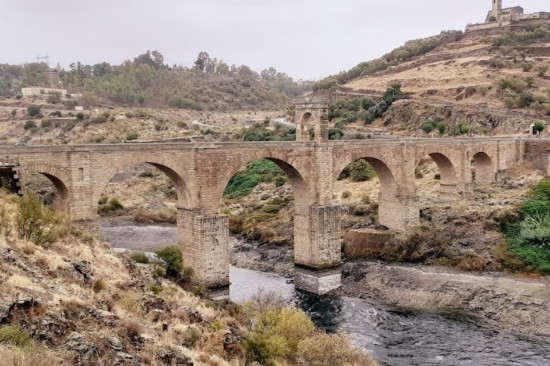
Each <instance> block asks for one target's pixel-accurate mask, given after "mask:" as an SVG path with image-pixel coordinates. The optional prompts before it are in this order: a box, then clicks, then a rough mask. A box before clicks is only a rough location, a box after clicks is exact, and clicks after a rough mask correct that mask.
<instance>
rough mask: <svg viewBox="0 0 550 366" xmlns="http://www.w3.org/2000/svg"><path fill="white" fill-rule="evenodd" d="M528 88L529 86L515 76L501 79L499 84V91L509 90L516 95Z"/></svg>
mask: <svg viewBox="0 0 550 366" xmlns="http://www.w3.org/2000/svg"><path fill="white" fill-rule="evenodd" d="M526 87H527V84H526V83H525V82H524V81H523V80H520V79H518V78H517V77H514V76H510V77H507V78H504V79H501V80H500V81H499V84H498V89H499V90H500V91H504V90H506V89H509V90H511V91H513V92H516V93H522V92H523V91H524V90H525V88H526Z"/></svg>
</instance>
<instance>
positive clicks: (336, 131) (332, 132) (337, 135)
mask: <svg viewBox="0 0 550 366" xmlns="http://www.w3.org/2000/svg"><path fill="white" fill-rule="evenodd" d="M342 137H344V131H342V130H341V129H340V128H331V129H329V130H328V139H329V140H341V139H342Z"/></svg>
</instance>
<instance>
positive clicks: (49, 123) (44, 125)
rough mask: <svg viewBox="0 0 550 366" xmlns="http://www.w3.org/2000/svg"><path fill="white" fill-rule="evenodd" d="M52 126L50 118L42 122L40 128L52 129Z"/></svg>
mask: <svg viewBox="0 0 550 366" xmlns="http://www.w3.org/2000/svg"><path fill="white" fill-rule="evenodd" d="M51 124H52V121H51V120H50V119H49V118H44V119H43V120H42V121H41V122H40V127H41V128H48V127H50V126H51Z"/></svg>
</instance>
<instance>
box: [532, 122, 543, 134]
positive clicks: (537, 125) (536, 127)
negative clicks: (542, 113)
mask: <svg viewBox="0 0 550 366" xmlns="http://www.w3.org/2000/svg"><path fill="white" fill-rule="evenodd" d="M533 131H535V132H536V133H537V134H538V135H540V133H541V132H542V131H544V123H543V122H542V121H536V122H535V124H534V126H533Z"/></svg>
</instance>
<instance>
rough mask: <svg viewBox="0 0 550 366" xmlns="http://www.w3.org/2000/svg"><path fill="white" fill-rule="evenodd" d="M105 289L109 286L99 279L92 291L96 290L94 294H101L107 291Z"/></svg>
mask: <svg viewBox="0 0 550 366" xmlns="http://www.w3.org/2000/svg"><path fill="white" fill-rule="evenodd" d="M105 287H107V285H106V284H105V281H103V280H102V279H98V280H97V281H95V282H94V284H93V286H92V290H94V292H100V291H103V290H105Z"/></svg>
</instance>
